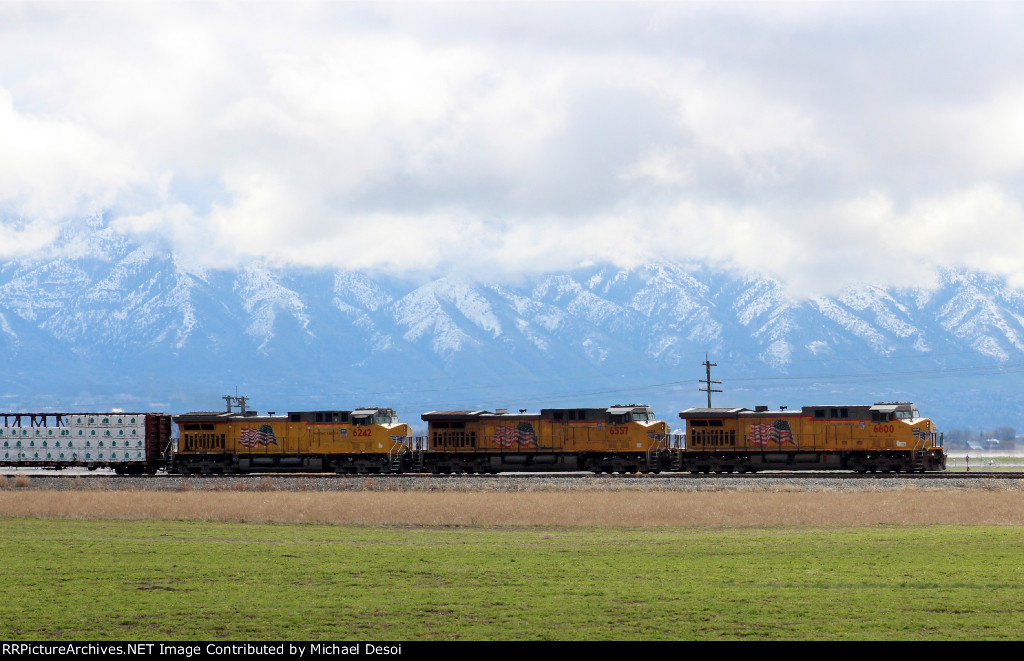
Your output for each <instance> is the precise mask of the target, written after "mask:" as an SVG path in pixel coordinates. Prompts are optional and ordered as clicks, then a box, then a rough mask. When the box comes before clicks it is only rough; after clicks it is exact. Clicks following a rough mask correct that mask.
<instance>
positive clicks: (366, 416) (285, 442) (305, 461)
mask: <svg viewBox="0 0 1024 661" xmlns="http://www.w3.org/2000/svg"><path fill="white" fill-rule="evenodd" d="M225 399H227V400H228V406H227V410H226V411H213V412H208V411H195V412H192V413H186V414H183V415H180V416H177V417H175V418H174V421H175V422H176V423H178V429H179V438H178V448H177V451H176V452H175V453H174V460H173V465H172V467H171V470H172V471H173V472H179V473H235V472H242V473H245V472H264V471H297V472H320V471H332V472H337V473H386V472H395V471H399V470H401V469H402V467H403V462H404V461H405V460H406V459H407V453H408V451H409V444H410V441H411V439H412V429H411V428H410V427H409V425H407V424H405V423H401V422H399V421H398V416H397V415H396V414H395V411H394V410H393V409H390V408H375V407H370V408H363V409H356V410H351V411H299V412H290V413H288V414H287V415H283V416H281V415H274V414H273V413H271V414H268V415H265V416H260V415H258V414H257V412H256V411H249V410H247V409H246V407H245V398H232V397H226V398H225ZM232 400H236V401H240V402H241V403H240V407H239V408H240V410H238V411H234V410H233V401H232Z"/></svg>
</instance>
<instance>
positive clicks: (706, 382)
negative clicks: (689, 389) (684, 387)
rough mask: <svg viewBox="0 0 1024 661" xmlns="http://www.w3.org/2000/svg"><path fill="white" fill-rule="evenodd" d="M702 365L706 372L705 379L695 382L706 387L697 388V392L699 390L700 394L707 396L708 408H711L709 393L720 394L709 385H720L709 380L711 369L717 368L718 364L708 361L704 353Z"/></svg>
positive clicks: (718, 390)
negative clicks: (703, 393)
mask: <svg viewBox="0 0 1024 661" xmlns="http://www.w3.org/2000/svg"><path fill="white" fill-rule="evenodd" d="M702 364H703V365H704V369H706V370H707V378H704V379H699V380H698V381H697V382H698V383H703V384H704V385H706V386H707V387H706V388H698V390H700V391H701V392H706V393H707V394H708V408H711V393H713V392H722V391H721V390H720V389H715V388H712V387H711V384H713V383H718V384H720V383H722V382H721V381H712V380H711V368H712V367H718V363H712V362H711V361H710V360H708V355H707V354H706V353H705V354H704V362H703V363H702Z"/></svg>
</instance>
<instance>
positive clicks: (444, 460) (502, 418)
mask: <svg viewBox="0 0 1024 661" xmlns="http://www.w3.org/2000/svg"><path fill="white" fill-rule="evenodd" d="M422 418H423V420H424V421H426V422H427V443H428V445H427V448H426V449H425V451H423V452H419V451H418V450H417V452H416V453H414V457H415V459H414V462H413V465H412V466H411V469H412V470H425V471H428V472H432V473H464V472H469V473H496V472H502V471H577V470H579V471H582V470H586V471H592V472H594V473H601V472H607V473H613V472H615V473H636V472H658V471H661V470H663V469H664V468H667V467H669V465H670V458H669V457H668V454H667V450H668V444H669V428H668V424H667V423H666V422H663V421H660V420H657V419H656V417H655V415H654V411H652V410H651V408H650V407H648V406H644V405H639V404H630V405H625V406H612V407H609V408H575V409H541V411H540V413H526V412H525V411H522V412H519V413H509V412H508V411H507V410H506V409H498V410H497V411H494V412H491V411H430V412H428V413H424V414H423V415H422Z"/></svg>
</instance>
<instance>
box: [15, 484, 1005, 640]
mask: <svg viewBox="0 0 1024 661" xmlns="http://www.w3.org/2000/svg"><path fill="white" fill-rule="evenodd" d="M108 495H110V494H108ZM1021 537H1022V529H1021V528H1019V527H1013V526H959V525H954V526H858V527H848V526H809V527H807V526H801V527H762V528H725V527H707V526H704V527H693V528H683V529H680V528H622V527H601V528H591V527H522V526H518V527H501V528H499V527H484V526H473V527H394V526H392V527H379V526H378V527H374V526H331V525H295V524H242V523H211V522H183V521H69V520H40V519H3V520H0V549H2V557H3V558H4V562H3V563H2V565H0V576H2V577H3V584H4V597H5V598H4V599H3V600H2V601H0V639H3V640H17V639H34V640H54V639H68V640H71V639H80V640H110V639H116V640H164V639H168V640H180V639H190V640H205V639H211V638H212V639H220V638H223V639H233V640H267V639H270V640H273V639H286V640H310V639H312V640H320V641H322V640H331V641H345V640H412V639H502V640H505V639H559V640H561V639H662V638H669V639H708V638H711V639H736V638H738V639H760V638H772V639H844V638H860V639H944V638H949V639H982V638H1006V639H1019V638H1020V632H1021V622H1022V618H1024V585H1022V584H1021V581H1020V575H1021V571H1022V569H1024V566H1022V565H1024V561H1022V556H1021V553H1020V542H1021Z"/></svg>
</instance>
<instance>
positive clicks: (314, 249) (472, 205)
mask: <svg viewBox="0 0 1024 661" xmlns="http://www.w3.org/2000/svg"><path fill="white" fill-rule="evenodd" d="M1021 26H1024V3H1010V2H1005V3H994V4H984V3H977V2H972V3H963V4H961V3H955V2H938V3H928V2H919V3H918V2H892V3H888V2H882V3H870V2H853V3H821V2H812V3H792V2H790V3H771V2H756V3H741V2H724V3H723V2H712V3H706V4H705V3H698V2H660V3H643V2H517V3H501V2H472V3H430V2H415V3H396V4H385V3H366V4H363V3H352V2H346V3H340V2H327V3H296V2H287V3H286V2H262V3H245V2H220V3H207V2H196V3H183V2H175V3H169V4H162V3H158V2H142V3H139V2H128V3H102V2H63V3H47V2H28V3H20V2H12V1H10V0H4V1H3V2H0V259H8V258H12V257H18V256H22V255H26V254H33V253H35V252H40V251H54V250H59V249H62V248H61V246H60V245H59V242H58V241H57V238H58V235H59V232H60V231H61V230H62V229H65V228H67V227H68V226H69V225H75V224H81V223H82V222H83V219H85V218H89V217H95V216H96V215H97V214H102V217H103V218H104V219H105V222H106V223H107V224H108V226H109V227H110V228H111V229H112V230H113V231H117V232H122V233H125V234H127V235H131V236H132V237H134V238H138V239H140V240H145V241H149V242H152V243H153V244H154V245H160V246H163V247H164V248H166V249H168V250H173V251H175V253H176V254H177V255H178V257H179V259H180V260H181V261H182V262H183V263H186V264H194V265H196V266H201V267H209V266H216V265H223V266H235V265H239V264H243V263H249V262H251V261H253V260H260V261H269V262H271V263H276V264H288V265H311V266H325V267H342V268H358V269H373V270H375V271H378V272H390V273H395V274H400V275H401V274H414V273H419V274H442V273H448V272H451V271H455V272H457V273H460V274H463V275H469V276H479V277H498V276H501V277H505V276H507V277H514V276H515V275H516V274H517V273H521V272H523V271H534V272H535V271H550V270H557V269H566V268H573V267H576V266H579V265H583V264H589V263H600V262H612V263H615V264H618V265H622V266H632V265H636V264H639V263H642V262H643V261H645V260H648V259H651V258H667V259H673V260H682V261H687V262H692V263H703V264H707V265H710V266H712V267H715V268H726V269H731V270H734V271H737V272H741V273H750V274H754V273H756V274H763V275H769V276H773V277H776V278H779V279H781V280H782V281H784V282H785V283H787V284H788V286H789V287H790V290H791V292H793V293H794V295H805V294H811V293H819V292H827V291H830V290H834V289H835V288H838V287H841V286H843V285H845V284H848V283H850V282H854V281H869V282H875V283H880V284H889V285H915V284H926V283H928V282H929V281H930V280H931V278H932V277H933V275H934V272H935V268H936V267H938V266H954V265H962V266H966V267H970V268H975V269H983V270H986V271H990V272H993V273H997V274H1001V275H1004V276H1007V277H1009V278H1011V281H1012V282H1013V283H1014V284H1016V285H1020V286H1024V206H1022V205H1024V185H1022V184H1024V178H1022V175H1024V40H1022V39H1020V36H1019V35H1020V31H1021V30H1020V28H1021ZM55 242H56V245H55Z"/></svg>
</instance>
